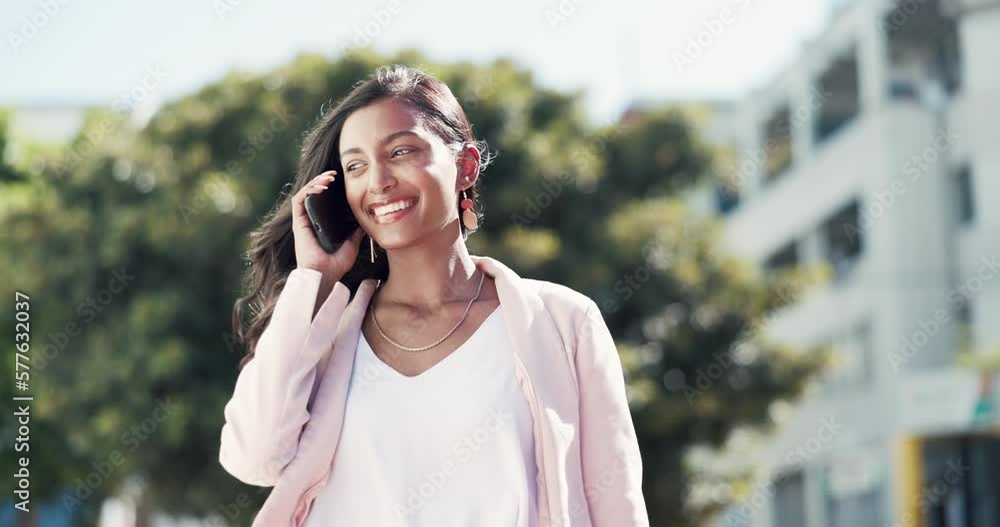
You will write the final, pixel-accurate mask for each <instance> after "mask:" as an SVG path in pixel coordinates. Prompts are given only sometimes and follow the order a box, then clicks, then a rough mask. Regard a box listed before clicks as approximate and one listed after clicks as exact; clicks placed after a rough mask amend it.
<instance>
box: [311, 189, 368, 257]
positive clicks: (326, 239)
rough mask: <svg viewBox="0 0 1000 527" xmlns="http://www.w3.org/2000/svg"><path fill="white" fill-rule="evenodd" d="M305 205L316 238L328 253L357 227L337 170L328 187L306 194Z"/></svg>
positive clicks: (334, 249) (338, 245) (335, 248)
mask: <svg viewBox="0 0 1000 527" xmlns="http://www.w3.org/2000/svg"><path fill="white" fill-rule="evenodd" d="M305 205H306V214H308V215H309V222H310V223H311V224H312V228H313V232H314V233H316V239H317V240H319V244H320V246H321V247H323V250H325V251H326V252H328V253H333V252H336V250H337V249H339V248H340V246H341V245H342V244H343V243H344V242H345V241H346V240H347V239H348V238H349V237H350V236H351V234H353V233H354V231H355V230H356V229H357V228H358V220H357V218H355V217H354V213H353V212H351V207H350V205H348V204H347V194H346V191H345V189H344V182H343V181H341V179H340V171H339V170H338V171H337V179H336V180H334V181H333V182H332V183H331V184H330V188H328V189H326V190H324V191H323V192H321V193H319V194H309V195H308V196H306V203H305Z"/></svg>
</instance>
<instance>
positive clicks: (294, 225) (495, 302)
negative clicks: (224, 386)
mask: <svg viewBox="0 0 1000 527" xmlns="http://www.w3.org/2000/svg"><path fill="white" fill-rule="evenodd" d="M484 152H485V150H484V149H482V145H481V143H480V142H478V141H476V140H475V139H474V137H473V134H472V130H471V126H470V124H469V122H468V119H467V118H466V116H465V113H464V111H463V110H462V108H461V107H460V106H459V104H458V101H457V100H456V99H455V97H454V96H453V95H452V93H451V91H450V90H449V89H448V87H447V86H446V85H444V84H443V83H441V82H440V81H438V80H437V79H435V78H433V77H431V76H429V75H426V74H424V73H421V72H419V71H417V70H414V69H411V68H406V67H402V66H392V67H382V68H379V69H378V70H377V71H376V72H375V73H374V74H373V75H372V76H371V77H370V78H369V79H367V80H365V81H363V82H361V83H358V84H357V85H355V87H354V89H353V90H352V91H351V93H350V94H349V95H348V96H347V97H346V98H345V99H344V100H343V101H342V102H340V104H339V105H338V106H337V107H336V108H334V109H333V110H332V111H330V112H329V113H328V114H326V115H325V116H324V117H323V118H322V119H321V121H320V122H319V124H318V125H316V127H315V129H314V130H312V131H311V133H310V134H309V135H308V136H307V138H306V140H305V142H304V145H303V149H302V155H301V159H300V166H299V171H298V175H297V179H296V181H295V185H294V186H295V189H296V192H295V194H294V195H293V196H292V197H291V198H290V199H284V200H282V201H281V203H280V205H279V207H278V208H277V209H276V211H275V212H274V213H273V214H272V215H271V216H270V218H269V219H268V220H267V221H266V222H265V224H264V225H263V226H262V227H261V229H260V230H259V231H258V232H256V233H255V234H254V236H253V242H254V247H253V249H252V251H251V255H252V258H253V261H252V264H253V267H252V270H251V272H250V280H251V282H252V285H253V290H254V291H255V294H253V295H251V296H250V297H247V298H243V299H241V300H240V301H239V302H237V305H236V307H235V315H236V316H235V317H234V323H235V324H236V326H237V329H238V333H239V335H240V336H241V338H243V339H244V341H245V342H246V343H247V344H248V346H247V347H248V349H250V350H251V353H250V355H248V356H247V357H246V358H245V359H244V361H243V362H242V363H241V371H240V374H239V378H238V379H237V382H236V387H235V390H234V394H233V397H232V399H231V400H230V401H229V402H228V404H227V405H226V407H225V419H226V422H225V425H224V426H223V429H222V438H221V440H222V443H221V448H220V452H219V460H220V462H221V464H222V466H223V467H224V468H225V469H226V470H227V471H228V472H230V473H231V474H232V475H233V476H235V477H236V478H238V479H240V480H241V481H244V482H246V483H249V484H253V485H260V486H274V489H273V490H272V492H271V494H270V496H269V497H268V499H267V501H266V503H265V504H264V506H263V508H262V509H261V511H260V512H259V513H258V514H257V517H256V519H255V522H254V525H267V526H273V525H294V526H299V525H306V526H309V527H312V526H321V525H351V526H361V525H363V526H366V527H367V526H387V525H400V526H404V525H405V526H435V527H438V526H441V525H462V526H476V527H483V526H494V525H495V526H504V527H509V526H525V527H534V526H556V525H558V526H573V527H576V526H589V525H596V526H609V527H625V526H632V525H648V520H647V517H646V508H645V504H644V502H643V498H642V492H641V480H642V464H641V459H640V455H639V448H638V444H637V441H636V436H635V430H634V427H633V424H632V420H631V416H630V414H629V409H628V406H627V403H626V398H625V384H624V379H623V376H622V367H621V362H620V360H619V357H618V353H617V350H616V349H615V344H614V341H613V339H612V337H611V335H610V332H609V331H608V328H607V326H606V324H605V323H604V319H603V317H602V316H601V313H600V311H599V309H598V308H597V306H596V304H595V303H594V302H593V301H592V300H590V299H589V298H588V297H586V296H584V295H583V294H581V293H579V292H576V291H574V290H572V289H570V288H568V287H565V286H562V285H558V284H555V283H551V282H544V281H540V280H533V279H527V278H521V277H520V276H518V275H517V274H516V273H515V272H514V271H513V270H511V269H510V268H508V267H507V266H506V265H504V264H503V263H501V262H499V261H497V260H495V259H493V258H489V257H485V256H474V255H470V254H469V252H468V250H467V248H466V244H465V240H466V239H467V237H468V235H469V234H470V233H471V232H473V231H474V230H475V229H476V228H477V226H478V225H477V224H478V217H477V213H476V212H475V208H474V207H473V205H474V203H475V201H476V198H477V182H478V180H479V174H480V172H481V170H482V169H483V167H484V166H485V165H486V164H488V161H489V158H488V156H484ZM333 185H343V191H344V193H345V195H346V202H347V203H346V205H347V206H349V207H350V212H351V213H352V214H353V215H354V217H355V218H357V220H358V224H359V228H358V229H357V230H356V231H355V232H354V234H353V235H352V236H351V237H350V238H349V239H348V241H347V242H346V243H344V244H343V245H341V246H340V247H339V248H338V249H337V250H336V252H334V253H327V252H325V251H324V250H323V249H322V248H321V246H320V245H319V243H318V241H317V238H316V236H315V234H314V232H313V231H312V227H311V225H310V222H309V221H308V216H307V214H306V212H305V207H304V200H305V198H306V196H308V195H310V194H318V193H321V192H330V191H331V190H330V189H331V188H333V187H332V186H333ZM337 190H340V189H337ZM363 236H367V238H368V241H367V243H364V244H362V237H363ZM362 246H364V248H365V249H366V250H364V251H362V250H361V247H362ZM366 253H367V254H366ZM390 270H391V272H390ZM251 300H252V301H254V303H255V304H258V305H261V306H263V308H262V309H261V310H259V312H258V313H256V315H255V317H254V318H253V320H252V321H251V323H250V324H249V326H248V327H247V328H243V327H242V325H241V322H240V321H241V317H240V316H239V315H240V314H241V311H242V309H243V307H244V306H245V305H246V303H247V302H248V301H251Z"/></svg>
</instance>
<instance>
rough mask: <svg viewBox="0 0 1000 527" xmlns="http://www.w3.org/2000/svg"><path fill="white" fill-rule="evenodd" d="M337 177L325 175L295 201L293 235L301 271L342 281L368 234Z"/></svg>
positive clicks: (315, 179)
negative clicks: (321, 274)
mask: <svg viewBox="0 0 1000 527" xmlns="http://www.w3.org/2000/svg"><path fill="white" fill-rule="evenodd" d="M336 175H337V171H336V170H329V171H326V172H323V173H322V174H320V175H318V176H316V177H314V178H313V179H312V180H311V181H309V183H307V184H306V185H305V186H303V187H302V188H301V189H299V191H298V192H297V193H296V194H295V196H293V197H292V234H293V236H294V238H295V261H296V263H297V265H298V267H305V268H309V269H316V270H318V271H320V272H322V273H323V274H324V275H327V274H330V275H331V278H334V279H336V280H339V279H340V278H341V277H343V276H344V275H345V274H347V271H349V270H350V269H351V267H352V266H353V265H354V262H355V261H356V260H357V257H358V249H359V246H360V244H361V238H362V237H363V236H364V231H363V230H362V229H361V228H360V226H359V225H358V222H357V219H356V218H354V215H353V214H352V213H351V209H350V207H349V206H348V205H347V198H346V195H345V194H344V188H343V185H337V186H334V185H332V183H333V182H335V181H336ZM335 188H336V189H338V190H339V191H340V192H339V196H338V193H337V192H333V191H334V189H335ZM339 200H342V201H339ZM338 211H339V213H338Z"/></svg>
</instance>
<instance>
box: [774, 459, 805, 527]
mask: <svg viewBox="0 0 1000 527" xmlns="http://www.w3.org/2000/svg"><path fill="white" fill-rule="evenodd" d="M774 520H775V522H774V525H775V527H802V526H803V525H808V522H806V484H805V476H804V475H803V474H802V471H798V472H795V473H794V474H791V475H789V476H788V478H786V479H785V480H784V481H783V482H782V483H780V484H779V485H778V486H777V488H775V492H774Z"/></svg>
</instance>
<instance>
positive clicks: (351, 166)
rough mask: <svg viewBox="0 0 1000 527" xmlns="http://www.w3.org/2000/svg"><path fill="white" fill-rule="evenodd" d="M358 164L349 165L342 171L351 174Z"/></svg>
mask: <svg viewBox="0 0 1000 527" xmlns="http://www.w3.org/2000/svg"><path fill="white" fill-rule="evenodd" d="M359 164H360V163H350V164H348V165H347V167H345V168H344V170H346V171H348V172H352V171H353V170H354V169H355V168H358V165H359Z"/></svg>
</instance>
